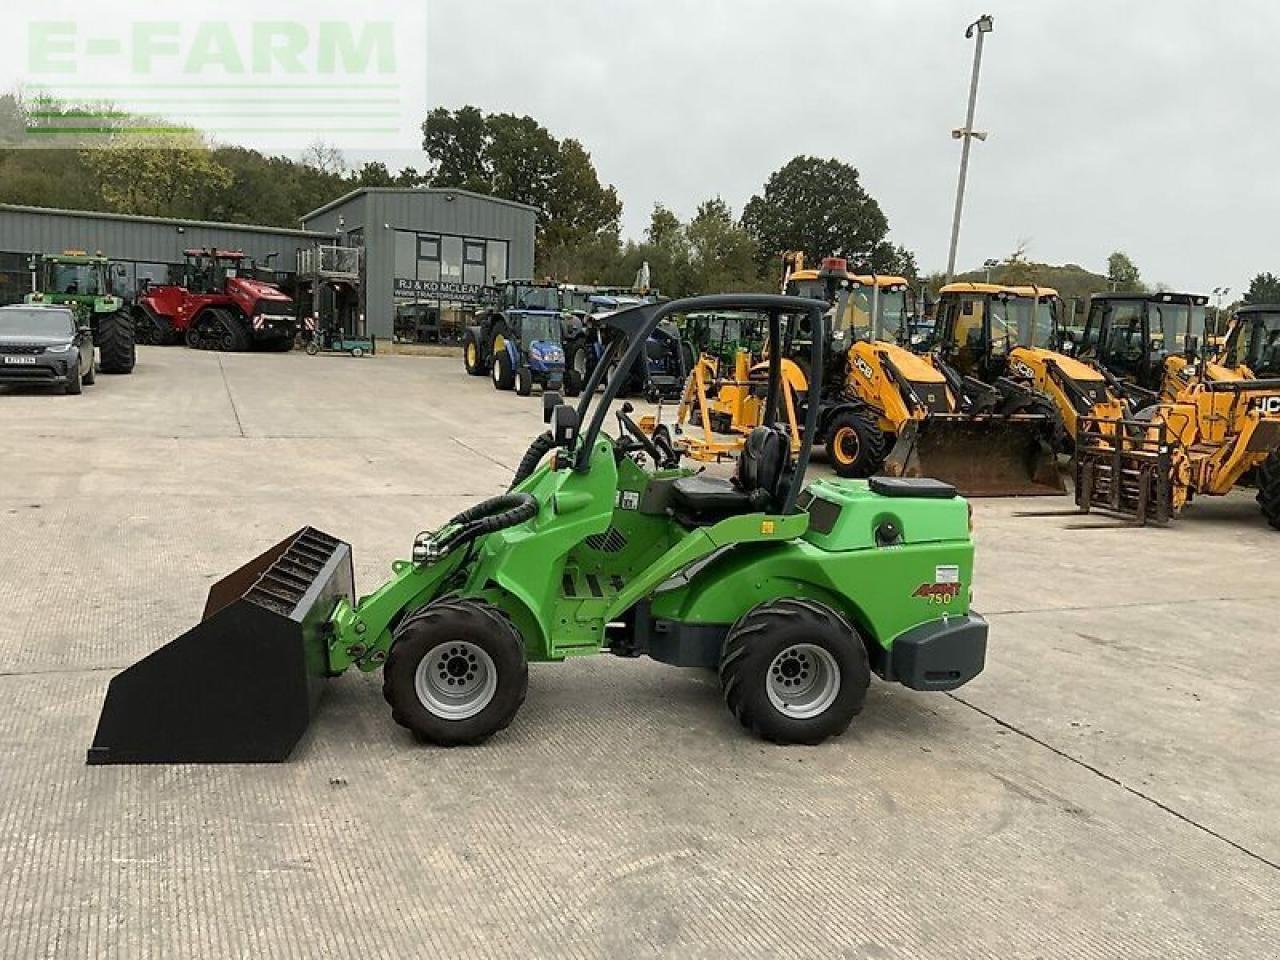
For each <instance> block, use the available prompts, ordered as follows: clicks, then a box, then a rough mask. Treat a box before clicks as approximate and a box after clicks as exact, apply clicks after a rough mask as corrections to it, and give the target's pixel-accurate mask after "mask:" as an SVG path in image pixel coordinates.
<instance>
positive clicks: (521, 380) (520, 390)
mask: <svg viewBox="0 0 1280 960" xmlns="http://www.w3.org/2000/svg"><path fill="white" fill-rule="evenodd" d="M516 393H517V394H518V395H519V396H522V397H527V396H529V394H531V393H533V373H532V372H530V370H529V368H528V367H525V366H522V367H521V368H520V369H519V370H517V371H516Z"/></svg>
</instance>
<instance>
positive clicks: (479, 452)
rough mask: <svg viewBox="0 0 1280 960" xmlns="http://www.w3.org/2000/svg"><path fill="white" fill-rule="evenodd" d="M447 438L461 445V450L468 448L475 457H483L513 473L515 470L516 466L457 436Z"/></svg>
mask: <svg viewBox="0 0 1280 960" xmlns="http://www.w3.org/2000/svg"><path fill="white" fill-rule="evenodd" d="M449 439H450V440H452V441H453V442H454V443H456V444H457V445H458V446H460V447H462V449H463V450H470V451H471V452H472V453H474V454H475V455H476V456H477V457H484V458H485V459H486V460H488V461H489V462H490V463H492V464H495V465H496V466H499V467H501V468H502V469H503V470H510V471H511V472H513V473H514V472H515V469H516V468H515V467H513V466H511V464H509V463H503V462H502V461H501V460H498V459H495V458H494V457H491V456H489V454H487V453H485V452H484V451H483V450H477V449H476V448H475V447H473V446H471V444H469V443H467V442H466V441H464V440H461V439H459V438H458V437H450V438H449Z"/></svg>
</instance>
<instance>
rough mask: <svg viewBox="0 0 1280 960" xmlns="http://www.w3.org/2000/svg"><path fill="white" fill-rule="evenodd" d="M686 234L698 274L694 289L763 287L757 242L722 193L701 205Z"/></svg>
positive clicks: (723, 291) (698, 291)
mask: <svg viewBox="0 0 1280 960" xmlns="http://www.w3.org/2000/svg"><path fill="white" fill-rule="evenodd" d="M685 236H686V237H687V239H688V248H689V253H690V265H691V267H692V269H693V275H694V277H695V278H696V290H694V291H693V292H696V293H727V292H732V291H738V290H752V289H758V288H759V287H760V284H761V278H760V271H759V269H758V268H757V257H758V255H759V250H758V249H757V247H756V242H755V240H753V239H752V238H751V234H749V233H747V231H746V230H744V229H743V228H742V226H741V225H740V224H739V223H738V222H737V221H735V220H734V219H733V211H732V210H730V209H729V205H728V204H726V203H725V202H724V201H723V200H721V199H720V198H719V197H716V198H715V199H713V200H708V201H706V202H705V203H703V204H701V205H700V206H699V207H698V212H697V213H696V214H695V215H694V217H693V219H692V220H690V221H689V226H688V227H687V228H686V229H685Z"/></svg>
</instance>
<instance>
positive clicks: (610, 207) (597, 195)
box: [538, 140, 622, 282]
mask: <svg viewBox="0 0 1280 960" xmlns="http://www.w3.org/2000/svg"><path fill="white" fill-rule="evenodd" d="M621 217H622V201H620V200H619V199H618V192H617V191H616V190H615V189H614V188H613V187H611V186H605V185H603V184H601V183H600V178H599V176H597V174H596V169H595V166H594V165H593V164H592V163H591V154H589V153H587V151H586V150H585V149H584V148H583V146H582V144H580V143H579V142H578V141H577V140H565V141H563V142H562V143H561V144H560V145H559V149H558V157H557V163H556V170H555V173H554V174H553V175H552V177H551V182H550V185H549V193H548V197H547V209H546V220H545V223H544V224H543V231H542V234H543V235H542V243H541V244H540V245H539V247H538V257H539V262H540V263H543V264H548V265H549V264H551V263H552V262H556V263H558V264H567V263H571V262H573V260H575V259H577V260H578V261H579V263H580V264H581V266H580V267H579V270H585V271H587V272H586V273H585V274H584V273H579V272H578V271H575V270H574V269H572V268H570V269H568V270H565V269H563V268H561V269H557V270H553V271H548V272H549V273H551V275H552V276H558V277H562V278H564V279H572V280H575V281H584V282H585V281H587V280H588V278H590V277H592V276H598V275H599V272H600V271H601V270H602V269H605V268H606V267H607V261H609V260H616V259H617V257H618V255H619V253H620V251H621V239H620V229H619V220H620V218H621Z"/></svg>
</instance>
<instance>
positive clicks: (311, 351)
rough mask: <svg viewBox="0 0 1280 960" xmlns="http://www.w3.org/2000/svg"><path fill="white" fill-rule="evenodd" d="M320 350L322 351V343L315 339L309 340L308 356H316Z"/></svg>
mask: <svg viewBox="0 0 1280 960" xmlns="http://www.w3.org/2000/svg"><path fill="white" fill-rule="evenodd" d="M319 352H320V344H318V343H316V342H315V341H314V340H309V341H307V356H308V357H314V356H315V355H316V354H317V353H319Z"/></svg>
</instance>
